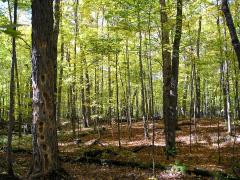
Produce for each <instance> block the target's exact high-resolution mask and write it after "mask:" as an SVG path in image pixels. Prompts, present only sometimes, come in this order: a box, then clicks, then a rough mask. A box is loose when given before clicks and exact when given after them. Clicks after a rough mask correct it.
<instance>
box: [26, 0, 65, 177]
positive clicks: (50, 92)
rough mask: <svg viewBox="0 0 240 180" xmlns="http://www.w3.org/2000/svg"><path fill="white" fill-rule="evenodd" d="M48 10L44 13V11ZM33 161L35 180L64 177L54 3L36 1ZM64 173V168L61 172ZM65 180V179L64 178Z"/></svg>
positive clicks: (33, 72)
mask: <svg viewBox="0 0 240 180" xmlns="http://www.w3.org/2000/svg"><path fill="white" fill-rule="evenodd" d="M43 12H44V13H43ZM32 29H33V30H32V88H33V124H32V133H33V161H32V169H31V171H30V178H31V179H36V178H37V179H40V178H42V179H43V178H45V179H60V178H63V177H59V176H58V175H59V173H58V172H57V171H58V170H59V169H60V163H59V159H58V145H57V131H56V128H57V125H56V112H55V111H56V103H55V93H56V64H57V63H56V62H57V59H56V54H54V53H56V52H57V51H56V49H57V47H56V46H57V44H56V41H57V38H56V36H58V33H57V34H56V31H55V30H56V29H55V30H54V27H53V2H52V1H40V0H33V1H32ZM59 172H60V171H59ZM63 179H64V178H63Z"/></svg>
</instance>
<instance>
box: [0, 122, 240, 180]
mask: <svg viewBox="0 0 240 180" xmlns="http://www.w3.org/2000/svg"><path fill="white" fill-rule="evenodd" d="M218 122H219V127H218ZM225 127H226V125H225V122H224V121H223V120H218V119H199V120H197V123H196V128H195V126H194V125H193V124H192V125H191V129H192V131H191V150H190V123H189V120H183V119H182V120H179V129H180V130H178V131H177V134H176V135H177V138H176V143H177V155H176V157H175V158H170V159H169V160H167V158H166V156H165V153H164V146H165V143H164V129H163V122H162V121H156V130H155V133H156V135H155V147H154V160H155V164H156V167H157V165H159V164H161V165H163V166H164V167H167V168H166V169H165V170H164V171H163V170H162V169H161V168H158V167H157V168H156V171H155V174H156V177H157V179H196V176H195V175H184V174H183V173H182V171H179V170H176V168H175V169H174V168H173V167H177V166H178V165H180V166H181V167H182V166H183V167H186V169H188V170H193V169H195V168H200V169H204V170H207V171H210V172H225V173H227V174H234V173H238V172H240V170H239V169H236V168H235V169H233V168H234V167H233V166H235V165H236V164H238V165H239V164H240V131H239V129H240V128H239V127H237V130H236V132H235V130H234V133H233V136H230V135H229V134H228V133H227V130H226V128H225ZM127 129H128V128H127V124H126V123H122V125H121V148H119V147H118V133H117V125H116V124H115V125H113V127H111V126H101V127H100V132H101V138H100V140H99V138H98V137H99V134H98V133H97V132H94V131H93V130H92V129H91V128H81V131H80V132H79V137H78V138H77V139H74V138H72V136H71V131H69V128H67V126H66V127H63V129H62V132H61V133H60V134H59V150H60V155H61V159H62V164H63V167H64V168H65V169H66V170H67V171H68V172H69V174H71V176H72V177H73V178H74V179H149V178H151V177H152V176H153V170H152V168H151V167H152V166H151V163H152V160H153V153H152V152H153V147H152V146H151V143H152V124H151V123H149V134H150V136H149V138H148V139H146V140H144V133H143V124H142V122H135V123H133V126H132V137H131V138H130V139H129V133H128V131H127ZM218 130H219V138H218ZM28 137H29V136H28ZM15 141H16V142H15V143H13V144H14V145H15V146H16V147H15V148H16V149H23V150H22V151H16V152H15V153H14V169H15V172H16V174H17V175H19V176H21V177H24V176H26V174H27V172H28V169H29V167H30V162H31V141H30V140H29V139H27V140H24V138H23V140H22V139H21V140H20V141H17V139H16V140H15ZM218 142H219V146H218ZM218 147H219V148H218ZM24 149H26V150H27V151H24ZM94 153H95V154H94ZM219 154H220V162H218V160H219ZM86 156H89V158H93V159H100V160H101V161H103V160H106V162H107V163H105V162H101V163H100V164H99V163H92V162H89V163H86V162H81V157H86ZM108 160H111V161H110V162H112V161H114V162H119V161H120V162H124V163H126V164H127V165H126V166H124V165H121V166H118V165H111V163H110V164H109V163H108ZM5 161H6V152H5V151H4V148H2V149H1V150H0V173H4V172H5V171H6V162H5ZM128 162H135V163H137V164H138V165H139V164H140V165H141V163H143V164H144V165H150V166H149V168H146V167H145V168H141V167H138V166H137V167H135V168H134V167H132V166H128ZM234 170H235V171H234ZM200 179H204V178H203V177H201V178H200ZM206 179H208V178H206Z"/></svg>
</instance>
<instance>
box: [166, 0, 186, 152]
mask: <svg viewBox="0 0 240 180" xmlns="http://www.w3.org/2000/svg"><path fill="white" fill-rule="evenodd" d="M182 18H183V17H182V0H177V15H176V29H175V37H174V41H173V47H172V70H171V73H172V77H171V88H172V89H171V92H170V111H171V112H170V113H172V121H173V122H172V123H174V125H173V127H172V128H170V131H172V132H169V133H170V134H169V141H170V144H171V142H173V143H175V129H176V127H177V115H178V113H177V112H178V111H177V106H178V68H179V49H180V43H181V37H182ZM171 108H172V109H171ZM170 124H171V122H170ZM170 147H171V146H170ZM173 147H174V148H175V145H174V146H173Z"/></svg>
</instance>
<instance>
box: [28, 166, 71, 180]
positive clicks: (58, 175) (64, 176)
mask: <svg viewBox="0 0 240 180" xmlns="http://www.w3.org/2000/svg"><path fill="white" fill-rule="evenodd" d="M27 179H29V180H71V179H73V178H72V177H71V176H70V175H69V174H68V173H67V172H66V171H65V170H64V169H63V168H59V169H56V170H52V171H50V172H47V173H41V172H40V173H34V174H30V175H29V177H28V178H27Z"/></svg>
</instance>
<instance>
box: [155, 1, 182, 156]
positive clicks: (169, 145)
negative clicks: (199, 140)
mask: <svg viewBox="0 0 240 180" xmlns="http://www.w3.org/2000/svg"><path fill="white" fill-rule="evenodd" d="M160 5H161V26H162V60H163V118H164V124H165V141H166V153H167V158H169V155H174V154H175V136H176V135H175V131H176V125H177V99H178V94H177V88H178V67H179V47H180V41H181V34H182V0H178V1H177V15H176V29H175V37H174V42H173V52H172V59H171V54H170V50H169V49H168V46H169V43H170V42H169V29H168V26H167V23H168V16H167V12H166V2H165V0H160Z"/></svg>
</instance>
